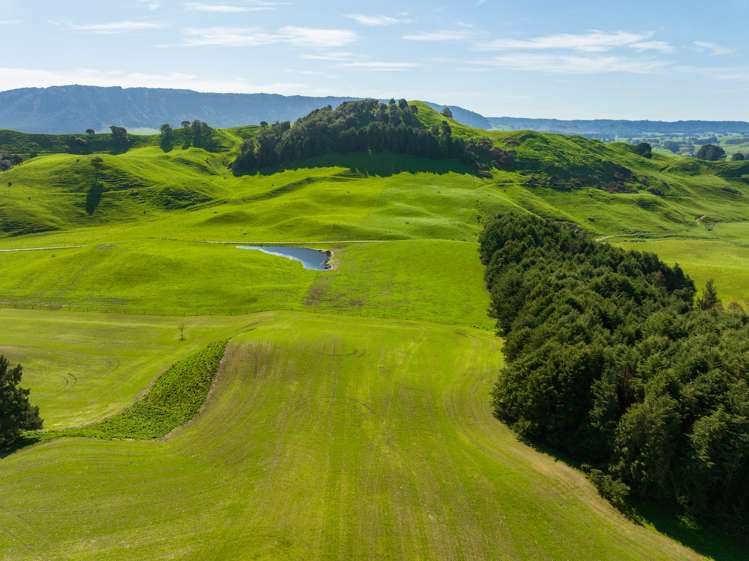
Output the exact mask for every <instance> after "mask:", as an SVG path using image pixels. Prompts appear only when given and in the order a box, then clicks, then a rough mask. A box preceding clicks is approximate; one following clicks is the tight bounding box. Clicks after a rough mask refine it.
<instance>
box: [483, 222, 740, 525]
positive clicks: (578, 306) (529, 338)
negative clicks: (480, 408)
mask: <svg viewBox="0 0 749 561" xmlns="http://www.w3.org/2000/svg"><path fill="white" fill-rule="evenodd" d="M481 258H482V261H483V262H484V263H485V264H486V266H487V270H486V279H487V285H488V288H489V290H490V292H491V297H492V313H493V315H494V316H495V317H496V318H497V322H498V327H499V330H500V333H501V334H502V335H503V336H504V337H505V354H506V365H505V367H504V369H503V371H502V373H501V375H500V377H499V380H498V382H497V384H496V386H495V388H494V391H493V403H494V410H495V414H496V415H497V417H498V418H500V419H501V420H503V421H505V422H507V423H508V424H509V425H510V426H511V427H512V428H513V429H514V430H516V431H517V432H518V433H520V434H521V435H523V436H524V437H527V438H529V439H532V440H535V441H538V442H542V443H544V444H546V445H550V446H552V447H554V448H556V449H558V450H560V451H564V452H565V453H567V454H570V455H571V456H572V457H574V458H576V459H577V460H578V461H581V462H586V463H589V464H592V465H593V466H594V470H593V473H594V474H595V476H596V477H595V478H596V480H597V481H598V482H599V483H601V485H602V486H604V487H606V489H607V491H606V492H607V493H612V492H616V493H623V492H624V490H626V489H629V490H630V491H631V493H632V494H634V495H636V496H637V497H640V498H643V499H649V500H658V501H667V502H671V503H673V504H675V505H678V506H679V507H681V508H683V509H684V510H685V511H686V512H688V513H689V514H691V515H693V516H695V517H699V518H703V519H709V520H711V521H713V522H716V523H719V524H721V525H723V526H724V527H726V528H729V529H732V530H734V531H736V532H738V533H741V532H743V535H744V536H746V535H749V534H747V531H748V530H749V487H748V486H747V485H746V484H745V482H746V481H747V478H748V477H749V316H747V314H746V313H744V312H743V310H742V309H740V308H738V307H736V306H732V307H730V308H729V309H728V310H724V309H723V307H722V306H721V303H720V300H719V299H718V296H717V293H716V291H715V289H714V286H713V285H712V283H709V284H708V286H707V287H706V288H705V290H704V291H703V293H702V296H701V297H700V298H699V299H697V300H696V301H695V289H694V285H693V283H692V281H691V280H690V279H689V278H688V277H687V276H686V275H685V274H684V273H683V271H682V270H681V269H680V268H679V267H678V266H676V267H669V266H667V265H665V264H664V263H662V262H661V261H660V260H659V259H658V258H657V257H655V256H654V255H651V254H647V253H639V252H633V251H624V250H621V249H618V248H614V247H612V246H609V245H607V244H602V243H597V242H595V241H594V240H593V239H592V238H591V237H590V236H589V235H587V234H586V233H584V232H582V231H581V230H579V229H578V228H577V227H575V226H573V225H570V224H558V223H552V222H549V221H545V220H542V219H538V218H534V217H530V216H520V215H513V214H508V215H505V216H501V217H499V218H497V219H496V220H494V221H492V222H491V223H490V224H489V225H488V226H487V227H486V229H485V231H484V232H483V234H482V238H481ZM614 499H616V497H614Z"/></svg>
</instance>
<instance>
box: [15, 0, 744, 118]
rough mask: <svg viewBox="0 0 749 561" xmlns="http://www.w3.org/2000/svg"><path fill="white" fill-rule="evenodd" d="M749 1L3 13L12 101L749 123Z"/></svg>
mask: <svg viewBox="0 0 749 561" xmlns="http://www.w3.org/2000/svg"><path fill="white" fill-rule="evenodd" d="M747 22H749V0H713V1H712V2H706V1H705V0H678V1H677V0H649V1H641V0H630V1H628V2H622V1H621V0H617V1H611V0H595V1H593V0H567V1H561V0H554V1H552V0H514V1H506V0H464V1H460V2H458V1H442V2H441V1H440V0H436V1H423V0H411V1H409V0H403V1H398V2H396V1H391V0H381V1H378V2H352V1H350V2H344V1H340V0H332V1H322V0H318V1H317V2H312V1H308V0H288V1H286V0H202V1H186V0H66V1H64V2H62V1H59V0H0V53H3V56H2V57H0V90H8V89H14V88H20V87H42V86H50V85H65V84H86V85H102V86H123V87H133V86H147V87H168V88H187V89H194V90H198V91H210V92H243V93H255V92H266V93H280V94H286V95H292V94H300V95H315V96H321V95H336V96H356V97H376V98H390V97H396V98H407V99H423V100H429V101H434V102H437V103H444V104H451V105H460V106H463V107H466V108H468V109H472V110H475V111H478V112H480V113H482V114H484V115H486V116H493V117H498V116H515V117H544V118H560V119H590V118H613V119H657V120H678V119H720V120H749V96H748V95H747V94H748V93H749V33H747V32H746V26H747Z"/></svg>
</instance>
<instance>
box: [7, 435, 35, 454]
mask: <svg viewBox="0 0 749 561" xmlns="http://www.w3.org/2000/svg"><path fill="white" fill-rule="evenodd" d="M41 441H42V439H41V438H40V437H38V436H36V435H31V436H22V437H21V438H19V439H18V440H16V441H15V442H14V443H13V445H12V446H9V447H7V448H0V460H3V459H5V458H7V457H8V456H10V455H12V454H15V453H16V452H18V451H20V450H23V449H24V448H27V447H29V446H32V445H33V444H37V443H38V442H41Z"/></svg>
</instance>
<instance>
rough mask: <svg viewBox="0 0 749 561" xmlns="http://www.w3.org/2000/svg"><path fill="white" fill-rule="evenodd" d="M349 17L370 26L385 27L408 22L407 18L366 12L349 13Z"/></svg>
mask: <svg viewBox="0 0 749 561" xmlns="http://www.w3.org/2000/svg"><path fill="white" fill-rule="evenodd" d="M346 17H347V18H349V19H352V20H354V21H355V22H356V23H360V24H361V25H367V26H369V27H383V26H387V25H395V24H397V23H406V22H408V20H407V19H405V18H394V17H392V16H371V15H366V14H349V15H347V16H346Z"/></svg>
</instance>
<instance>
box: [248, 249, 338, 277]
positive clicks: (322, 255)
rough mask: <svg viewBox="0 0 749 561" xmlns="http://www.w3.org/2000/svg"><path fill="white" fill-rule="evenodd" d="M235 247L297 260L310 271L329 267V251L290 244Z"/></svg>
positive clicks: (324, 269) (323, 269) (325, 269)
mask: <svg viewBox="0 0 749 561" xmlns="http://www.w3.org/2000/svg"><path fill="white" fill-rule="evenodd" d="M237 249H251V250H255V251H262V252H263V253H267V254H268V255H276V256H278V257H285V258H286V259H293V260H294V261H299V262H300V263H301V264H302V265H303V266H304V268H305V269H310V270H312V271H327V270H328V269H330V257H331V253H330V252H329V251H321V250H319V249H310V248H308V247H299V246H291V245H238V246H237Z"/></svg>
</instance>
